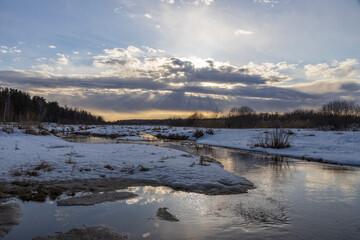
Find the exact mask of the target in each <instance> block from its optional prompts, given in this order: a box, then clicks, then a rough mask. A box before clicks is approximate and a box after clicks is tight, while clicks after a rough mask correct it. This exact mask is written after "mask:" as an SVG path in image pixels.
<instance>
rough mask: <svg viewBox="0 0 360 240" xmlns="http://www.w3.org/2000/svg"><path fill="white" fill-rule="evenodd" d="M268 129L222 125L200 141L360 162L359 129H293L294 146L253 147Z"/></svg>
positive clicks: (297, 156)
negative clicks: (331, 130) (237, 127)
mask: <svg viewBox="0 0 360 240" xmlns="http://www.w3.org/2000/svg"><path fill="white" fill-rule="evenodd" d="M265 131H271V130H269V129H221V130H217V131H215V134H214V135H205V136H204V137H202V138H200V139H198V140H197V142H198V143H200V144H207V145H215V146H222V147H231V148H239V149H245V150H251V151H259V152H266V153H271V154H278V155H282V156H291V157H296V158H302V159H310V160H317V161H323V162H327V163H336V164H346V165H357V166H359V165H360V132H346V131H344V132H330V131H329V132H324V131H316V130H303V129H300V130H297V129H291V131H292V132H293V133H294V134H293V135H292V136H291V138H292V141H291V147H289V148H283V149H272V148H261V147H255V148H254V147H252V143H253V142H254V141H255V140H256V138H257V137H258V136H259V134H262V133H264V132H265Z"/></svg>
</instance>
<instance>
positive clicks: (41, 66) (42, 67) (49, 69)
mask: <svg viewBox="0 0 360 240" xmlns="http://www.w3.org/2000/svg"><path fill="white" fill-rule="evenodd" d="M31 68H32V69H34V70H40V71H43V72H54V68H53V67H51V66H49V65H47V64H39V65H35V66H31Z"/></svg>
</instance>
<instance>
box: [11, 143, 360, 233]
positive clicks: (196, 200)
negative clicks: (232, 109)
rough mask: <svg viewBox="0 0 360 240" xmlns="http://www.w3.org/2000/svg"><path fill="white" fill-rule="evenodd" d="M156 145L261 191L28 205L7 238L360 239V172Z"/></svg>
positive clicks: (145, 193) (151, 192)
mask: <svg viewBox="0 0 360 240" xmlns="http://www.w3.org/2000/svg"><path fill="white" fill-rule="evenodd" d="M88 141H89V142H94V141H95V139H93V138H88ZM83 142H84V141H83ZM149 144H158V145H161V146H166V147H172V148H177V149H181V150H185V151H188V152H192V153H197V154H202V155H207V156H209V157H212V158H214V159H216V160H218V161H220V162H221V163H222V164H223V165H224V168H225V169H226V170H228V171H231V172H233V173H234V174H238V175H240V176H243V177H245V178H247V179H248V180H250V181H252V182H253V183H254V184H255V185H256V189H253V190H251V191H250V192H249V193H247V194H240V195H227V196H206V195H202V194H196V193H186V192H179V191H173V190H171V189H169V188H166V187H157V188H154V187H136V188H130V189H129V190H130V191H133V192H135V193H137V194H138V195H139V196H138V197H137V198H134V199H130V200H127V201H120V202H114V203H103V204H98V205H95V206H89V207H57V206H56V203H54V202H47V203H45V204H41V203H20V204H21V206H22V209H23V211H24V216H23V221H22V222H21V223H20V224H19V225H18V226H16V227H15V228H14V229H13V231H12V232H10V233H9V234H8V235H6V237H5V238H4V239H31V238H32V237H35V236H39V235H47V234H54V233H55V232H58V231H68V230H69V229H71V228H74V227H83V225H84V224H85V225H89V226H90V225H99V224H105V225H109V226H112V227H115V228H116V229H117V230H118V231H119V232H128V233H130V235H131V239H207V240H208V239H259V238H260V239H275V238H276V239H360V169H359V168H355V167H342V166H336V165H329V164H320V163H312V162H306V161H300V160H295V159H291V158H282V159H280V158H274V157H272V156H264V155H261V154H253V153H248V152H244V151H237V150H232V149H226V148H219V147H203V146H200V147H197V146H196V145H194V144H191V143H173V142H154V143H149ZM159 207H168V208H169V209H168V211H169V212H171V213H173V214H175V215H176V216H177V217H178V218H179V219H180V222H175V223H174V222H166V221H162V220H158V219H157V218H156V210H157V208H159ZM35 216H36V217H35Z"/></svg>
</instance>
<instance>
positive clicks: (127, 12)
mask: <svg viewBox="0 0 360 240" xmlns="http://www.w3.org/2000/svg"><path fill="white" fill-rule="evenodd" d="M359 26H360V0H346V1H339V0H326V1H323V0H132V1H131V0H103V1H101V0H57V1H48V0H36V1H35V0H34V1H29V0H0V86H1V87H11V88H17V89H20V90H23V91H27V92H29V93H30V94H32V95H40V96H43V97H45V98H46V99H47V100H49V101H58V102H59V103H60V104H61V105H63V106H64V105H66V106H69V107H77V108H82V109H86V110H89V111H91V112H93V113H95V114H99V115H102V116H104V117H105V119H106V120H117V119H135V118H136V119H148V118H167V117H171V116H182V117H184V116H187V115H189V114H190V113H193V112H194V111H202V112H208V113H210V112H220V113H226V112H227V111H229V109H231V108H232V107H240V106H243V105H247V106H250V107H251V108H253V109H254V110H256V111H268V112H275V111H277V112H286V111H291V110H294V109H297V108H307V109H309V108H318V107H319V106H321V105H322V104H325V103H326V102H328V101H330V100H336V99H344V100H354V101H356V102H357V103H360V63H359V57H360V27H359Z"/></svg>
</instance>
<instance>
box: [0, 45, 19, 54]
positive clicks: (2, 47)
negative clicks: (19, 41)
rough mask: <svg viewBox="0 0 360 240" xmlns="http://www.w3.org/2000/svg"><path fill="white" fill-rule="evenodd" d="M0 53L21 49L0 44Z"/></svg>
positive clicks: (15, 51) (17, 51)
mask: <svg viewBox="0 0 360 240" xmlns="http://www.w3.org/2000/svg"><path fill="white" fill-rule="evenodd" d="M0 53H4V54H5V53H21V50H20V49H17V47H11V48H9V47H7V46H0Z"/></svg>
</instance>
